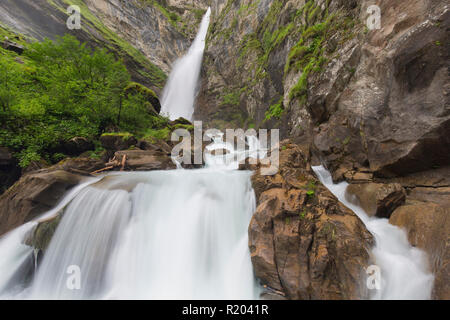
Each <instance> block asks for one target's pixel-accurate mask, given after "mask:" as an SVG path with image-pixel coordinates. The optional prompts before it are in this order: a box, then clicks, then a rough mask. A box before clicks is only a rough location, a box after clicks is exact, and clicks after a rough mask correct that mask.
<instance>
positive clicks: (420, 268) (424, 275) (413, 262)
mask: <svg viewBox="0 0 450 320" xmlns="http://www.w3.org/2000/svg"><path fill="white" fill-rule="evenodd" d="M313 170H314V172H315V173H316V175H317V176H318V178H319V179H320V181H321V182H322V183H323V184H324V185H325V186H326V187H327V188H328V189H329V190H330V191H331V192H332V193H333V194H334V195H335V196H336V197H337V198H338V199H339V201H340V202H342V203H343V204H344V205H345V206H347V207H348V208H349V209H351V210H353V212H355V214H356V215H357V216H358V217H359V218H360V219H361V220H362V222H363V223H364V224H365V225H366V227H367V229H368V230H369V231H370V232H371V233H372V234H373V236H374V238H375V247H374V248H373V249H372V255H373V260H374V263H376V265H377V266H378V267H379V268H380V269H381V284H380V290H373V291H374V295H373V296H372V298H373V299H383V300H395V299H430V298H431V290H432V287H433V280H434V278H433V275H432V274H431V273H430V272H429V271H428V266H427V259H426V256H425V254H424V252H422V251H421V250H419V249H417V248H413V247H412V246H411V245H410V244H409V242H408V239H407V236H406V232H405V231H404V230H401V229H400V228H398V227H396V226H393V225H391V224H390V223H389V220H388V219H379V218H376V217H369V216H368V215H367V214H366V213H365V212H364V210H363V209H362V208H360V207H359V206H357V205H355V204H353V203H351V202H349V201H348V200H347V198H346V196H345V192H346V189H347V186H348V183H347V182H341V183H339V184H334V183H333V180H332V178H331V175H330V173H329V172H328V171H327V170H326V169H325V168H324V167H323V166H318V167H313Z"/></svg>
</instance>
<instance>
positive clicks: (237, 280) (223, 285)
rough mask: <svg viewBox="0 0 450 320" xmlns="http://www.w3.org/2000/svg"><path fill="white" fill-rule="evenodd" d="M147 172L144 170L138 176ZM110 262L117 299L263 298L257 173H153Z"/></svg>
mask: <svg viewBox="0 0 450 320" xmlns="http://www.w3.org/2000/svg"><path fill="white" fill-rule="evenodd" d="M137 175H140V174H137ZM147 175H148V182H147V183H140V184H138V185H137V187H136V188H135V189H134V190H133V192H132V195H131V198H132V201H133V210H132V213H131V216H132V218H131V221H130V224H129V225H128V227H127V230H126V231H125V233H124V235H123V239H122V241H121V242H120V245H119V246H118V247H117V248H116V250H115V252H114V257H113V258H112V260H111V263H110V265H109V268H108V269H109V270H108V274H109V276H110V277H109V279H108V284H109V289H108V291H109V293H108V295H107V296H106V297H107V298H113V299H122V298H125V299H129V298H130V299H131V298H134V299H255V298H257V297H258V295H259V289H258V287H257V284H256V281H255V279H254V276H253V270H252V265H251V260H250V253H249V249H248V238H247V227H248V225H249V222H250V219H251V216H252V213H253V211H254V208H255V198H254V192H253V190H252V187H251V182H250V173H249V172H237V171H235V172H229V171H222V170H214V169H200V170H194V171H192V170H176V171H170V172H154V173H147Z"/></svg>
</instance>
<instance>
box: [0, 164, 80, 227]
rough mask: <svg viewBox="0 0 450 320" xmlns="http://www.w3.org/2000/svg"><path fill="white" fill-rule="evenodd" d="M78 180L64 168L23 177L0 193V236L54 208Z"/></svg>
mask: <svg viewBox="0 0 450 320" xmlns="http://www.w3.org/2000/svg"><path fill="white" fill-rule="evenodd" d="M81 180H82V176H80V175H76V174H72V173H69V172H66V171H63V170H56V171H50V172H37V173H30V174H28V175H25V176H23V177H22V178H21V179H20V180H19V181H18V182H16V183H15V184H14V185H13V186H12V187H11V188H10V189H8V190H7V191H6V192H5V193H4V194H3V195H1V196H0V235H2V234H4V233H6V232H8V231H10V230H12V229H14V228H16V227H18V226H20V225H22V224H24V223H26V222H28V221H30V220H32V219H34V218H35V217H37V216H38V215H40V214H42V213H44V212H45V211H48V210H50V209H51V208H53V207H54V206H55V205H56V204H57V202H58V201H59V200H60V199H61V197H62V196H63V195H64V194H65V193H66V192H67V191H68V190H70V189H71V188H72V187H74V186H75V185H77V184H78V183H79V182H80V181H81Z"/></svg>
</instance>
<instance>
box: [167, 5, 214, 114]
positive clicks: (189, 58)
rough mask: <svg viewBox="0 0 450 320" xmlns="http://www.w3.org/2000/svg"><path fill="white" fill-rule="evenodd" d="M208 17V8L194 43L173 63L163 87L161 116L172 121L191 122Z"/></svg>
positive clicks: (209, 13) (209, 11) (209, 10)
mask: <svg viewBox="0 0 450 320" xmlns="http://www.w3.org/2000/svg"><path fill="white" fill-rule="evenodd" d="M210 15H211V8H208V10H207V12H206V14H205V15H204V16H203V20H202V22H201V24H200V29H199V31H198V33H197V36H196V37H195V40H194V42H193V43H192V45H191V47H190V48H189V50H188V52H187V54H186V55H185V56H184V57H182V58H180V59H179V60H177V61H176V62H175V64H174V66H173V69H172V72H171V73H170V76H169V79H168V81H167V84H166V86H165V87H164V90H163V96H162V100H161V106H162V107H161V114H162V115H168V116H169V118H170V119H172V120H175V119H178V118H180V117H183V118H185V119H188V120H192V115H193V113H194V102H195V94H196V89H197V84H198V79H199V77H200V69H201V67H202V60H203V52H204V51H205V39H206V34H207V32H208V26H209V20H210Z"/></svg>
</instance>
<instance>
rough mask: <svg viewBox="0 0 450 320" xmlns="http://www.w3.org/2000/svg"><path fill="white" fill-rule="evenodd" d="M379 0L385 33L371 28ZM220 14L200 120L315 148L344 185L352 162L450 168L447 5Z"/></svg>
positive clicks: (270, 5) (399, 171) (262, 2)
mask: <svg viewBox="0 0 450 320" xmlns="http://www.w3.org/2000/svg"><path fill="white" fill-rule="evenodd" d="M371 4H377V5H379V7H380V8H381V29H380V30H369V29H368V27H367V26H366V19H367V16H368V15H367V13H366V12H367V8H368V6H369V5H371ZM217 8H219V7H217ZM217 8H216V14H215V15H214V17H213V20H212V24H211V28H210V33H209V35H208V40H207V52H206V54H205V63H204V68H203V74H202V76H203V81H202V87H201V92H200V94H199V99H198V108H197V110H196V116H197V118H199V119H203V120H207V121H208V122H209V123H210V125H211V126H218V127H221V126H226V125H229V124H230V123H231V126H258V127H269V128H279V129H281V131H282V135H284V136H285V137H287V136H289V137H293V138H295V139H296V140H298V141H310V142H311V143H312V142H314V143H313V144H314V146H315V147H316V148H317V149H318V150H319V151H320V154H321V156H322V157H324V160H325V161H326V162H327V163H328V164H329V166H330V168H331V169H332V170H333V171H334V172H336V171H340V172H341V177H340V178H342V174H343V173H344V172H346V171H350V170H353V169H354V168H353V167H356V168H357V169H358V168H364V170H366V171H370V172H374V173H376V174H377V175H379V176H392V175H394V176H395V175H403V174H407V173H411V172H415V171H420V170H426V169H429V168H432V167H436V166H442V165H446V164H448V163H450V156H449V153H448V152H446V151H444V150H448V149H449V147H450V141H449V139H448V136H449V135H448V134H447V133H448V131H449V120H450V115H449V100H448V83H449V81H448V80H449V79H448V72H447V70H448V52H449V48H448V32H446V31H447V29H448V24H449V20H450V18H449V17H450V16H449V13H448V5H446V4H445V3H444V2H442V1H435V0H416V1H338V0H331V1H324V0H314V1H313V0H309V1H304V0H289V1H287V0H284V1H281V0H259V1H248V0H229V1H226V3H225V4H222V7H221V8H219V9H217ZM422 155H425V156H422Z"/></svg>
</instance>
